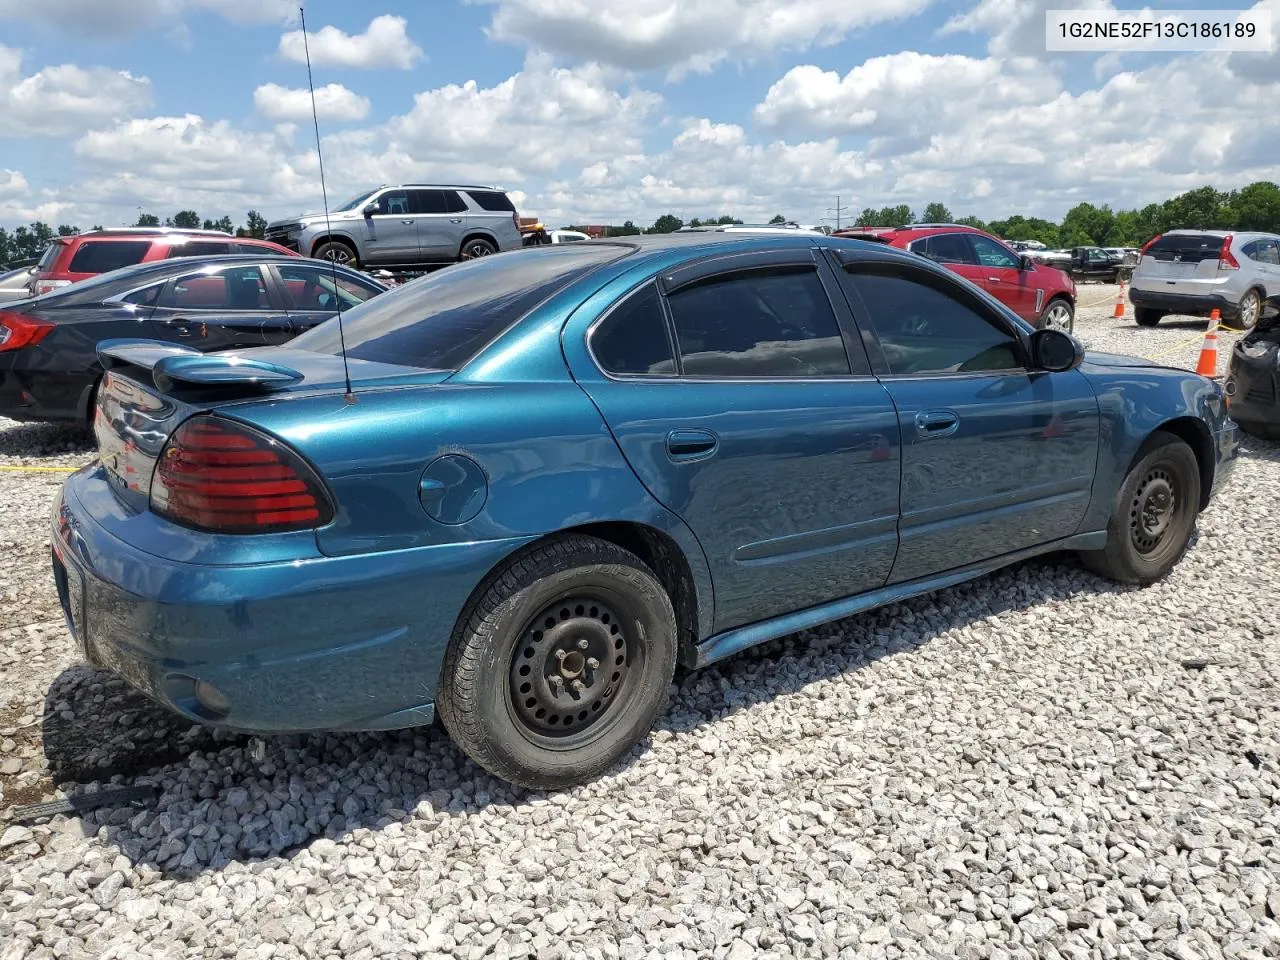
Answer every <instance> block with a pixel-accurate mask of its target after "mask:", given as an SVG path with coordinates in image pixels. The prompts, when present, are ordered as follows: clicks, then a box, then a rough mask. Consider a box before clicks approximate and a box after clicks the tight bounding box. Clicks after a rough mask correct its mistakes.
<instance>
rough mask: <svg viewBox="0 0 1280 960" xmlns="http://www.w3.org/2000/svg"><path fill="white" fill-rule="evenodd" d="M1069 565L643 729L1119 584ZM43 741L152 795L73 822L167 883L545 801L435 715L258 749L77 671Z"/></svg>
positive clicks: (1001, 583)
mask: <svg viewBox="0 0 1280 960" xmlns="http://www.w3.org/2000/svg"><path fill="white" fill-rule="evenodd" d="M1069 563H1071V564H1073V563H1074V561H1072V560H1069V559H1065V558H1063V559H1058V558H1053V557H1050V558H1041V559H1038V560H1034V561H1027V562H1024V563H1022V564H1017V565H1014V566H1012V567H1009V568H1006V569H1005V570H1002V571H999V572H997V573H995V574H992V575H990V576H988V577H984V578H980V579H978V580H975V581H970V582H969V583H967V584H962V585H960V586H957V587H952V588H949V589H947V590H943V591H940V592H938V593H934V594H929V595H926V596H923V597H919V598H915V599H912V600H909V601H905V602H903V603H899V604H892V605H890V606H887V607H883V608H880V609H878V610H873V611H869V612H867V613H864V614H860V615H858V616H855V617H850V618H847V619H845V620H841V621H837V622H835V623H832V624H828V625H826V626H823V627H821V628H818V629H815V630H812V631H807V632H805V633H802V634H796V635H793V636H789V637H785V638H782V639H779V640H775V641H771V642H769V643H767V644H763V645H761V646H759V647H755V648H753V649H751V650H748V651H744V652H743V653H741V654H738V655H737V656H735V657H731V658H729V659H728V660H725V661H722V662H721V663H719V664H716V665H713V666H711V667H708V668H705V669H703V670H699V671H694V672H681V673H680V674H678V675H677V677H676V680H675V683H674V688H673V694H672V697H671V699H670V701H669V703H668V706H667V710H666V711H665V713H664V714H663V716H662V717H661V718H660V719H659V721H658V723H657V724H656V726H655V730H657V731H663V732H666V733H671V734H676V735H682V734H686V733H688V732H689V731H693V730H696V729H698V728H699V727H701V726H704V725H705V724H707V723H710V722H714V721H716V720H719V719H722V718H724V717H726V716H729V715H731V714H733V713H735V712H737V711H740V710H745V709H749V708H751V707H752V706H755V705H757V704H762V703H767V702H770V701H773V700H775V699H777V698H779V697H783V696H785V695H786V694H788V693H793V692H795V691H797V690H800V689H802V688H804V687H806V686H808V685H810V684H813V683H817V682H820V681H822V680H825V679H828V678H831V677H835V676H839V675H844V674H850V673H855V672H857V671H859V670H862V669H864V668H866V667H868V666H870V665H871V664H873V663H874V662H875V661H877V660H879V659H881V658H883V657H890V656H894V655H897V654H901V653H906V652H909V651H911V650H915V649H917V648H919V647H921V646H923V645H925V644H927V643H929V642H930V641H931V640H932V639H933V638H934V637H936V636H938V635H939V634H940V633H944V632H946V631H949V630H952V629H955V628H960V627H964V626H967V625H969V624H972V623H974V622H975V621H977V620H982V619H985V618H988V617H993V616H997V615H1000V614H1005V613H1008V612H1011V611H1017V610H1021V609H1026V608H1028V607H1031V606H1034V605H1038V604H1040V603H1045V602H1052V601H1060V600H1066V599H1069V598H1070V597H1072V596H1077V595H1080V594H1081V593H1089V594H1101V593H1110V592H1118V591H1122V590H1126V589H1129V588H1125V587H1119V586H1117V585H1115V584H1112V583H1110V582H1108V581H1104V580H1102V579H1099V578H1096V577H1093V576H1091V575H1088V574H1084V573H1082V572H1079V571H1078V570H1076V571H1074V572H1072V574H1071V575H1069V576H1064V575H1063V574H1064V573H1066V572H1067V571H1066V566H1065V565H1066V564H1069ZM961 592H963V595H962V594H961ZM961 600H963V602H961ZM904 625H909V627H910V629H909V630H904V629H903V627H904ZM43 734H44V750H45V756H46V758H47V760H48V765H49V770H50V775H51V778H52V779H53V780H54V781H55V782H56V783H57V784H59V785H60V786H62V787H63V789H64V790H65V791H66V792H67V793H77V792H79V791H78V790H76V789H75V788H74V785H75V784H78V783H87V782H96V783H99V784H102V785H103V786H104V787H105V786H108V785H110V784H109V782H110V783H114V784H117V785H118V784H120V783H122V782H123V783H143V784H145V783H153V784H156V785H157V786H159V787H161V788H162V790H163V792H162V793H161V794H160V795H159V797H158V798H157V800H156V801H154V802H153V803H152V804H151V805H150V806H144V807H142V808H140V809H139V808H136V807H122V808H117V809H111V808H104V809H99V810H96V811H91V812H88V813H85V814H83V818H84V823H85V827H86V828H87V832H91V833H92V832H95V831H96V832H97V834H98V836H99V837H101V838H102V839H105V840H107V841H108V842H109V843H111V844H113V845H114V846H116V847H118V849H119V850H120V851H121V852H122V853H123V854H124V855H125V856H126V857H127V858H128V859H129V860H131V861H132V862H134V863H136V864H150V865H152V866H154V867H156V868H157V869H158V870H160V871H161V872H162V873H163V874H165V875H167V876H171V877H179V878H181V877H191V876H195V875H198V874H200V873H202V872H205V871H209V870H219V869H222V868H223V867H225V866H226V865H228V864H230V863H232V862H246V861H250V860H255V859H261V858H263V857H269V856H286V857H288V856H290V855H292V854H293V853H295V852H297V851H299V850H302V849H305V848H307V847H308V846H309V845H310V844H312V843H313V842H314V841H316V840H318V839H320V838H328V839H338V838H341V837H343V836H345V835H348V834H350V833H351V832H352V831H354V830H357V829H360V828H365V829H383V828H384V827H386V826H388V825H389V824H392V823H395V822H403V821H406V820H408V819H410V818H415V817H431V816H440V815H444V816H462V815H468V814H475V813H478V812H480V811H482V810H484V809H485V808H487V807H489V806H490V805H492V804H502V805H509V806H517V805H524V804H527V803H529V802H530V801H536V800H539V799H542V798H544V797H545V794H541V793H538V792H534V791H528V790H523V789H520V788H516V787H512V786H511V785H509V784H507V783H505V782H503V781H500V780H498V779H496V778H494V777H492V776H491V775H489V774H488V773H487V772H486V771H484V770H483V769H482V768H480V767H478V766H477V765H476V764H474V763H473V762H472V761H471V760H469V759H468V758H467V757H466V756H465V755H464V754H463V753H462V752H461V751H460V750H458V749H457V748H456V747H455V746H454V745H453V744H452V742H451V741H450V740H449V738H448V736H447V735H446V734H445V732H444V730H443V728H442V727H441V726H440V724H439V723H438V722H437V723H436V724H435V725H434V726H432V727H419V728H414V729H410V730H404V731H396V732H390V733H370V734H354V733H352V734H305V735H289V736H279V737H270V738H264V739H261V740H258V739H257V738H254V737H250V736H246V735H242V734H232V733H226V732H222V731H217V730H212V729H209V728H206V727H200V726H196V725H193V724H190V723H188V722H186V721H185V720H183V719H182V718H180V717H177V716H176V715H174V714H171V713H169V712H168V711H167V710H165V709H164V708H162V707H160V706H159V705H157V704H155V703H153V702H152V701H150V700H149V699H147V698H146V697H144V696H142V695H140V694H138V693H136V692H134V691H133V690H132V689H131V688H129V687H127V686H126V685H125V684H124V682H123V681H121V680H119V679H118V678H116V677H115V676H113V675H111V674H107V673H104V672H100V671H97V670H94V669H93V668H91V667H89V666H87V665H78V666H75V667H72V668H70V669H68V670H66V671H65V672H63V673H62V674H61V675H60V676H59V677H58V678H57V679H56V680H55V682H54V683H53V684H52V686H51V688H50V690H49V693H48V696H47V699H46V709H45V718H44V722H43ZM650 743H651V739H646V740H645V741H644V742H642V743H641V744H639V745H638V746H637V747H636V748H635V749H634V750H633V751H632V753H631V754H630V755H629V756H628V757H627V758H626V759H625V760H624V761H622V762H621V763H620V764H619V765H618V767H617V768H615V770H614V771H613V774H612V775H610V776H608V777H606V778H605V779H604V780H603V781H602V782H600V783H596V784H592V785H589V786H587V787H584V788H581V789H584V790H591V791H595V792H599V791H600V790H602V789H603V790H606V791H607V790H609V789H611V785H610V781H611V780H614V778H615V776H616V787H617V789H619V790H626V789H627V781H628V778H627V776H626V774H625V770H626V768H627V767H629V766H631V765H632V764H634V763H635V762H636V761H637V760H638V759H639V758H641V757H643V756H644V754H645V753H646V752H647V751H648V750H649V748H650ZM619 774H621V775H619Z"/></svg>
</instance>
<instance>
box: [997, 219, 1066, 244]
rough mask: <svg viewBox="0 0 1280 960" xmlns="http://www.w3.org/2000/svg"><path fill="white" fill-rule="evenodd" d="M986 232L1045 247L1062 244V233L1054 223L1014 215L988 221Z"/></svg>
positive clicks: (1006, 238)
mask: <svg viewBox="0 0 1280 960" xmlns="http://www.w3.org/2000/svg"><path fill="white" fill-rule="evenodd" d="M987 230H989V231H990V232H991V233H994V234H995V235H996V236H997V237H1003V238H1004V239H1005V240H1036V241H1039V242H1040V243H1043V244H1044V245H1045V246H1046V247H1056V246H1059V245H1060V244H1061V242H1062V237H1061V234H1062V231H1061V228H1059V226H1058V225H1057V224H1056V223H1054V222H1053V221H1051V220H1043V219H1041V218H1040V217H1024V216H1022V214H1015V215H1014V216H1012V217H1010V218H1009V219H1008V220H991V221H988V223H987Z"/></svg>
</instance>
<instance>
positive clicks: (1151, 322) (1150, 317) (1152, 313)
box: [1133, 307, 1164, 327]
mask: <svg viewBox="0 0 1280 960" xmlns="http://www.w3.org/2000/svg"><path fill="white" fill-rule="evenodd" d="M1163 316H1164V311H1163V310H1152V309H1151V308H1150V307H1134V308H1133V319H1134V320H1136V321H1137V323H1138V326H1140V327H1154V326H1155V325H1156V324H1157V323H1159V322H1160V319H1161V318H1162V317H1163Z"/></svg>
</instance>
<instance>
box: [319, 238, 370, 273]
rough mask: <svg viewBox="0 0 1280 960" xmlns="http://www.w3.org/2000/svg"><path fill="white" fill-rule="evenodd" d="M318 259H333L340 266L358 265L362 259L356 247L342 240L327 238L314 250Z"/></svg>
mask: <svg viewBox="0 0 1280 960" xmlns="http://www.w3.org/2000/svg"><path fill="white" fill-rule="evenodd" d="M312 256H314V257H315V258H316V259H317V260H332V261H334V262H335V263H337V264H338V265H339V266H343V267H358V266H360V259H359V257H358V256H356V250H355V247H353V246H351V244H349V243H346V242H344V241H342V240H326V241H325V242H324V243H322V244H320V246H318V247H316V248H315V250H314V251H313V252H312Z"/></svg>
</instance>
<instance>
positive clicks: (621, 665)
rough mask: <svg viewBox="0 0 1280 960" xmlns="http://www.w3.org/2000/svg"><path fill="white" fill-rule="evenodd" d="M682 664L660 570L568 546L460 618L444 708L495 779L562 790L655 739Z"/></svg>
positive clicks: (524, 566) (495, 582) (544, 553)
mask: <svg viewBox="0 0 1280 960" xmlns="http://www.w3.org/2000/svg"><path fill="white" fill-rule="evenodd" d="M548 624H550V625H548ZM584 643H585V644H586V646H585V647H582V646H581V644H584ZM606 657H607V658H608V659H605V658H606ZM675 663H676V619H675V612H674V610H673V609H672V605H671V599H670V598H669V597H668V596H667V593H666V591H665V590H664V589H663V587H662V584H661V583H660V582H659V581H658V579H657V577H655V576H654V575H653V572H652V571H651V570H650V569H649V568H648V567H647V566H645V564H644V563H643V562H642V561H641V560H640V559H639V558H638V557H636V556H635V555H634V554H632V553H629V552H628V551H626V550H623V549H622V548H621V547H618V546H615V545H614V544H612V543H608V542H606V541H603V540H597V539H595V538H594V537H585V536H565V537H562V538H559V539H556V540H552V541H549V542H547V543H545V544H542V545H540V546H537V547H535V548H533V549H532V550H530V551H529V552H527V553H524V554H522V555H520V556H518V557H516V558H514V559H512V560H511V561H509V562H508V563H507V564H506V565H504V566H503V567H501V568H500V569H499V570H498V571H497V572H496V573H495V574H494V575H492V576H491V577H490V579H489V581H488V583H487V585H486V586H484V588H483V589H482V590H481V591H480V593H479V594H478V596H477V598H476V599H475V600H474V601H473V602H472V604H471V605H470V606H469V607H468V609H467V610H465V611H463V615H462V617H461V618H460V619H459V621H458V625H457V627H456V628H455V630H454V635H453V638H452V640H451V641H450V643H449V649H448V651H447V652H446V654H445V660H444V667H443V668H442V670H441V676H440V689H439V692H438V695H437V699H436V705H437V708H438V710H439V712H440V719H441V720H442V721H443V722H444V725H445V728H446V729H447V730H448V731H449V734H450V736H451V737H452V738H453V741H454V743H456V744H457V745H458V746H459V747H461V748H462V750H463V751H464V752H465V753H466V754H467V755H468V756H469V757H471V759H472V760H474V761H475V762H476V763H478V764H479V765H480V766H482V767H484V768H485V769H486V770H488V771H489V772H490V773H492V774H493V775H494V776H496V777H500V778H502V779H503V780H507V781H509V782H511V783H513V784H516V785H518V786H522V787H529V788H531V789H537V790H556V789H560V788H562V787H567V786H572V785H574V784H579V783H585V782H587V781H589V780H593V779H595V778H596V777H598V776H600V775H601V774H602V773H604V772H605V771H606V770H608V769H609V768H610V767H612V766H613V765H614V764H615V763H617V762H618V760H620V759H621V758H622V757H623V756H625V755H626V754H627V752H628V751H630V750H631V748H632V747H634V746H635V745H636V744H637V743H638V742H639V741H640V740H641V739H642V738H643V737H644V736H645V734H647V733H648V732H649V730H650V728H651V727H652V726H653V722H654V720H655V719H656V718H657V716H658V714H659V713H660V712H661V711H662V708H663V706H664V704H665V703H666V697H667V687H668V685H669V684H670V683H671V678H672V676H673V675H674V672H675ZM602 665H603V667H604V669H600V668H601V666H602ZM579 683H580V684H581V687H579V688H578V689H577V690H574V689H572V686H573V685H575V684H579ZM566 708H568V709H566Z"/></svg>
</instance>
